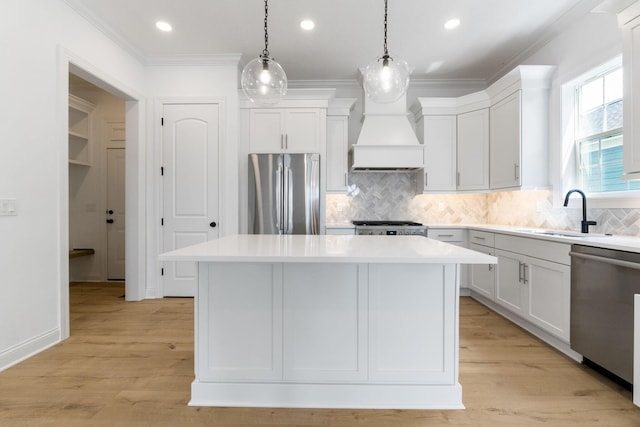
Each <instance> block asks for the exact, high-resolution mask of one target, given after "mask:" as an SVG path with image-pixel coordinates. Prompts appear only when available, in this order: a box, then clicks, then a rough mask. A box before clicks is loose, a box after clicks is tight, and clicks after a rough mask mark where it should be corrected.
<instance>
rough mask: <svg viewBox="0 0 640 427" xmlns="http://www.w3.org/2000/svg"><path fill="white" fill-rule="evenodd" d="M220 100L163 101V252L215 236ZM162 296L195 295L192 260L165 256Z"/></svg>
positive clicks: (194, 276) (215, 237)
mask: <svg viewBox="0 0 640 427" xmlns="http://www.w3.org/2000/svg"><path fill="white" fill-rule="evenodd" d="M219 118H220V106H219V104H165V105H164V107H163V127H162V156H163V158H162V165H163V166H162V168H163V172H162V173H163V205H164V206H163V219H162V222H163V226H162V234H163V252H167V251H171V250H174V249H179V248H182V247H185V246H190V245H194V244H197V243H202V242H206V241H208V240H211V239H217V238H218V227H217V221H218V146H219V143H220V136H219V129H220V123H219ZM162 279H163V280H162V289H163V290H162V293H163V295H164V296H194V295H195V289H196V279H197V270H196V265H195V263H193V262H164V263H163V275H162Z"/></svg>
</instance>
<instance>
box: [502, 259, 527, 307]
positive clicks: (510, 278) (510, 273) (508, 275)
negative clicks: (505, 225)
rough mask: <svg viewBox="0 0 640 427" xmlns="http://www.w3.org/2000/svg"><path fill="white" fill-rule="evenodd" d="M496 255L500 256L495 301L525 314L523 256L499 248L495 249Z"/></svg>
mask: <svg viewBox="0 0 640 427" xmlns="http://www.w3.org/2000/svg"><path fill="white" fill-rule="evenodd" d="M495 256H496V257H498V272H497V274H496V296H495V301H496V302H497V303H498V304H500V305H502V306H504V307H506V308H508V309H509V310H511V311H513V312H514V313H516V314H519V315H524V313H525V307H526V301H525V299H526V297H527V293H526V292H525V289H524V288H523V282H522V275H523V270H524V268H523V263H522V257H521V256H520V255H518V254H514V253H511V252H506V251H501V250H499V249H496V250H495Z"/></svg>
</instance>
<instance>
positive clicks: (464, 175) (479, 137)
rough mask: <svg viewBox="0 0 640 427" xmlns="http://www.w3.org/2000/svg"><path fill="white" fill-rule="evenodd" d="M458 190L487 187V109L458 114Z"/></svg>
mask: <svg viewBox="0 0 640 427" xmlns="http://www.w3.org/2000/svg"><path fill="white" fill-rule="evenodd" d="M457 159H458V165H457V169H458V190H487V189H488V188H489V109H488V108H483V109H482V110H477V111H471V112H469V113H465V114H460V115H459V116H458V153H457Z"/></svg>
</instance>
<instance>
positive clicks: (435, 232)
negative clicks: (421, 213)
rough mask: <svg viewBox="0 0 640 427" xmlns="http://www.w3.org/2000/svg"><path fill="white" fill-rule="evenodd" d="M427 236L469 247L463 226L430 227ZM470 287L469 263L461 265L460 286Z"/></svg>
mask: <svg viewBox="0 0 640 427" xmlns="http://www.w3.org/2000/svg"><path fill="white" fill-rule="evenodd" d="M427 237H429V238H430V239H435V240H439V241H441V242H446V243H450V244H452V245H456V246H460V247H462V248H466V247H467V238H466V230H464V229H462V228H429V229H428V230H427ZM468 287H469V265H467V264H461V265H460V288H468Z"/></svg>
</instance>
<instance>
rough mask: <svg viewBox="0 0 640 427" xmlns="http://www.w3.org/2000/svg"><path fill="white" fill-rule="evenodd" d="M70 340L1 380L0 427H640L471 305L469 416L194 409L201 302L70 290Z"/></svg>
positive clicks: (525, 338) (466, 353)
mask: <svg viewBox="0 0 640 427" xmlns="http://www.w3.org/2000/svg"><path fill="white" fill-rule="evenodd" d="M70 289H71V337H70V338H69V339H68V340H66V341H65V342H63V343H60V344H58V345H56V346H54V347H52V348H51V349H49V350H46V351H44V352H42V353H40V354H38V355H36V356H34V357H32V358H30V359H28V360H26V361H24V362H22V363H20V364H19V365H17V366H14V367H12V368H9V369H7V370H5V371H4V372H0V426H249V425H261V426H265V425H272V426H540V425H545V426H563V427H564V426H607V427H613V426H616V427H622V426H640V408H636V407H635V406H633V404H632V402H631V394H630V393H629V392H628V391H626V390H624V389H622V388H621V387H618V386H617V385H615V384H614V383H612V382H610V381H609V380H608V379H606V378H604V377H602V376H600V375H599V374H597V373H595V372H593V371H592V370H590V369H589V368H586V367H583V366H581V365H579V364H577V363H576V362H574V361H572V360H570V359H569V358H567V357H565V356H563V355H562V354H560V353H558V352H557V351H555V350H553V349H551V348H550V347H548V346H547V345H545V344H544V343H542V342H541V341H539V340H538V339H537V338H535V337H533V336H531V335H529V334H528V333H527V332H524V331H523V330H522V329H520V328H518V327H517V326H515V325H513V324H511V323H510V322H509V321H507V320H505V319H503V318H502V317H500V316H499V315H497V314H495V313H493V312H492V311H490V310H489V309H487V308H485V307H484V306H482V305H481V304H479V303H477V302H475V301H474V300H472V299H471V298H463V299H462V301H461V304H460V306H461V307H460V311H461V317H460V345H461V348H460V383H461V384H462V387H463V401H464V403H465V405H466V407H467V409H466V410H464V411H462V410H460V411H401V410H319V409H269V408H265V409H260V408H208V407H207V408H203V407H189V406H187V402H188V401H189V391H190V383H191V381H192V380H193V300H192V299H187V298H174V299H163V300H147V301H142V302H136V303H131V302H125V301H124V299H123V298H122V296H123V294H124V286H123V285H122V284H113V283H107V284H89V283H82V284H73V285H72V286H71V288H70Z"/></svg>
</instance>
